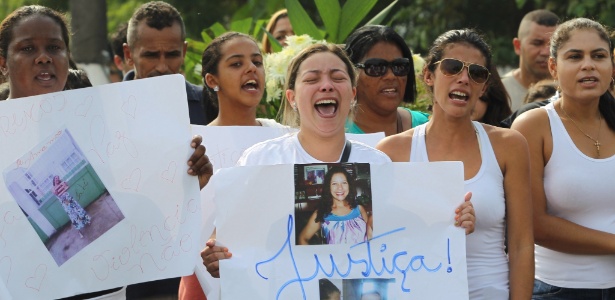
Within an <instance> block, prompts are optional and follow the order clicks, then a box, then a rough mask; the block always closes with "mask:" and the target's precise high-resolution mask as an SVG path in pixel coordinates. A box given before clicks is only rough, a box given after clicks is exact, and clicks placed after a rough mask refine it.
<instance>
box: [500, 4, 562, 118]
mask: <svg viewBox="0 0 615 300" xmlns="http://www.w3.org/2000/svg"><path fill="white" fill-rule="evenodd" d="M558 23H559V18H558V17H557V15H556V14H554V13H552V12H551V11H548V10H545V9H539V10H534V11H531V12H529V13H527V14H526V15H525V16H524V17H523V19H522V20H521V23H520V24H519V31H518V32H517V37H516V38H514V39H513V46H514V48H515V53H517V55H519V68H517V69H514V70H512V71H510V72H508V73H506V74H505V75H504V76H502V83H503V84H504V87H506V91H507V92H508V94H509V95H510V100H511V102H512V103H511V106H510V108H511V109H512V111H515V110H517V109H519V107H521V105H522V104H523V98H525V95H526V94H527V90H528V88H529V87H530V85H532V84H534V83H536V82H538V81H540V80H542V79H548V78H551V74H550V73H549V69H548V67H547V62H548V60H549V45H550V44H551V43H550V39H551V35H552V34H553V31H555V28H556V27H557V24H558Z"/></svg>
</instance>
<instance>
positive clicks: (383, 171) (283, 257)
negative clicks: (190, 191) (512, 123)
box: [207, 162, 468, 299]
mask: <svg viewBox="0 0 615 300" xmlns="http://www.w3.org/2000/svg"><path fill="white" fill-rule="evenodd" d="M366 166H367V167H366ZM333 167H334V165H333V164H320V165H294V166H293V165H277V166H262V167H241V168H230V169H222V170H220V171H219V172H218V173H217V174H216V176H214V177H213V178H212V181H211V182H210V185H208V187H207V190H208V191H210V192H211V193H212V195H213V197H214V199H215V201H216V206H217V209H218V210H217V214H216V215H217V220H216V225H217V243H218V244H221V245H223V246H225V247H228V248H229V251H230V252H231V253H232V254H233V256H232V258H231V259H227V260H222V261H220V274H221V279H220V281H221V286H222V291H221V294H222V295H223V296H224V298H227V297H228V298H229V299H248V298H249V299H318V295H319V291H320V289H321V288H324V287H326V286H335V287H336V288H337V289H338V290H339V292H340V294H341V295H343V297H344V299H359V298H360V295H361V294H367V293H372V292H378V293H386V294H387V296H388V297H389V298H391V299H451V298H454V299H464V298H465V299H467V297H468V288H467V272H466V261H465V233H464V230H463V229H460V228H458V227H455V226H454V225H453V223H454V211H455V209H456V207H457V206H458V205H459V204H460V202H461V201H463V200H462V199H463V168H462V165H461V164H460V163H457V162H444V163H430V164H410V163H391V164H385V165H371V166H370V165H367V164H343V167H344V168H346V169H348V170H351V171H352V172H349V173H351V174H352V175H351V176H350V177H352V180H353V181H354V184H353V185H354V186H355V187H354V188H355V189H356V191H355V193H356V194H355V199H360V200H357V202H359V203H360V204H356V206H355V208H356V210H357V211H358V212H355V213H354V214H355V216H353V217H352V218H347V219H346V220H345V219H344V218H343V217H342V216H341V215H343V214H340V217H336V215H337V213H336V211H338V210H339V207H335V205H329V204H327V205H325V207H328V208H329V209H331V210H330V213H329V215H330V216H329V217H325V218H322V217H323V216H321V218H318V217H315V218H312V217H311V216H313V215H318V212H314V211H317V207H319V206H321V207H322V205H321V204H319V203H320V202H321V201H322V200H323V198H324V197H323V196H324V195H325V194H326V193H327V192H329V193H331V194H332V197H333V198H336V197H337V196H336V195H333V194H336V193H337V194H338V196H339V195H344V194H349V193H352V192H353V188H348V189H347V192H340V191H338V192H332V189H333V184H331V186H332V187H331V189H330V190H329V191H327V190H326V189H325V188H324V187H326V185H327V182H333V181H335V180H334V179H332V178H333V176H335V175H331V178H328V177H329V176H326V177H325V179H324V181H323V184H322V185H321V186H319V184H317V183H316V182H317V180H312V177H311V176H310V172H313V173H314V175H315V176H317V173H318V171H323V172H327V171H328V170H333ZM237 183H241V188H237ZM272 183H274V186H272ZM346 197H347V195H346ZM364 198H365V199H364ZM367 198H368V199H367ZM333 202H334V203H335V200H334V201H333ZM348 209H349V208H348ZM342 211H343V210H342ZM357 214H358V215H357ZM331 215H333V216H331ZM346 215H348V216H352V215H353V213H352V212H351V213H348V214H346ZM324 216H326V214H324ZM361 219H362V221H360V220H361ZM366 219H367V220H366ZM357 220H359V221H357ZM314 221H316V222H320V225H319V226H320V227H322V228H323V230H322V232H320V229H318V230H316V232H314V230H313V229H312V230H307V232H308V233H309V234H307V238H308V240H311V241H310V242H308V244H309V245H302V244H303V242H302V238H303V237H304V233H305V231H306V229H305V228H307V227H308V226H309V225H310V222H314ZM340 222H342V223H340ZM349 222H350V223H349ZM323 224H327V226H329V227H328V228H326V227H327V226H322V225H323ZM335 224H338V225H340V226H341V224H343V226H346V229H345V230H342V231H343V232H341V233H340V232H339V228H335V226H336V225H335ZM351 224H357V225H356V227H357V228H359V229H358V230H355V231H354V232H355V234H348V226H354V225H351ZM338 227H339V226H338ZM360 228H365V230H364V231H363V229H360ZM356 232H360V233H359V234H356ZM363 232H364V233H363ZM332 235H333V236H338V237H341V238H336V237H333V238H331V236H332ZM352 236H354V237H352ZM356 236H359V237H361V236H364V237H365V239H364V240H362V239H361V238H359V240H356ZM332 242H333V244H332ZM238 284H240V285H241V288H238ZM442 286H446V287H447V288H446V289H442V288H441V287H442Z"/></svg>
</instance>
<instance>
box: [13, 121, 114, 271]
mask: <svg viewBox="0 0 615 300" xmlns="http://www.w3.org/2000/svg"><path fill="white" fill-rule="evenodd" d="M3 175H4V182H5V184H6V186H7V188H8V190H9V192H10V193H11V195H12V196H13V198H14V200H15V202H16V203H17V204H18V205H19V207H20V208H21V210H22V212H23V213H24V215H25V216H26V218H27V219H28V221H29V222H30V224H31V225H32V227H33V228H34V230H35V231H36V233H37V234H38V236H39V238H40V239H41V241H42V242H43V244H44V245H45V247H46V248H47V250H48V251H49V253H50V254H51V256H52V257H53V259H54V260H55V262H56V263H57V264H58V266H61V265H62V264H64V263H65V262H66V261H68V260H69V259H71V258H72V257H73V256H74V255H75V254H77V253H79V251H81V250H82V249H83V248H85V247H87V246H88V245H89V244H90V243H92V242H93V241H95V240H96V239H98V238H99V237H101V236H102V235H103V234H104V233H105V232H107V231H108V230H109V229H111V228H113V226H115V225H116V224H118V223H119V222H120V221H121V220H123V219H124V214H123V213H122V211H121V210H120V208H119V207H118V206H117V204H116V203H115V200H114V199H113V197H112V195H111V194H109V191H108V190H107V188H106V187H105V185H104V184H103V183H102V181H101V180H100V178H99V177H98V175H97V174H96V171H95V170H94V168H93V167H92V165H91V164H90V163H89V162H88V160H87V159H86V157H85V156H84V155H83V152H82V151H81V150H80V148H79V146H78V145H77V143H75V140H74V139H73V137H72V136H71V134H70V133H69V131H68V130H66V129H60V130H58V131H57V132H56V133H55V134H53V135H52V136H50V137H48V138H46V139H44V140H42V141H41V142H40V143H39V144H38V145H36V146H35V147H34V148H32V149H31V150H30V151H28V152H27V153H24V155H23V156H22V157H21V158H19V159H18V160H17V161H16V162H15V164H13V165H12V166H10V167H9V168H7V169H5V170H4V172H3Z"/></svg>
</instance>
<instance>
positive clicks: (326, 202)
mask: <svg viewBox="0 0 615 300" xmlns="http://www.w3.org/2000/svg"><path fill="white" fill-rule="evenodd" d="M335 174H344V176H345V177H346V181H348V195H347V196H346V201H347V202H348V205H350V208H352V209H354V208H355V207H357V205H358V203H357V188H356V185H355V181H354V178H353V177H352V176H351V175H350V173H348V171H347V170H346V169H345V168H344V167H342V166H334V167H332V168H331V169H329V171H328V172H327V175H325V180H324V182H323V188H322V197H321V199H320V205H319V206H318V212H317V213H316V219H315V222H322V221H323V220H324V218H325V217H327V216H328V215H330V214H331V206H332V205H333V196H332V195H331V178H333V175H335Z"/></svg>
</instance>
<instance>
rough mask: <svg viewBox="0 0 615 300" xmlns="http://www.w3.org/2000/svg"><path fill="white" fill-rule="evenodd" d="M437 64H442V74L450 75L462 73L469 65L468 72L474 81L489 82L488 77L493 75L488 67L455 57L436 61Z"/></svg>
mask: <svg viewBox="0 0 615 300" xmlns="http://www.w3.org/2000/svg"><path fill="white" fill-rule="evenodd" d="M437 64H440V71H441V72H442V74H444V76H449V77H450V76H455V75H457V74H459V73H461V71H463V68H464V67H468V74H469V75H470V78H471V79H472V81H474V82H476V83H485V82H487V79H489V75H491V74H490V73H489V70H487V68H485V67H483V66H481V65H477V64H472V63H468V62H464V61H460V60H458V59H454V58H445V59H443V60H441V61H437V62H436V63H434V65H437Z"/></svg>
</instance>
